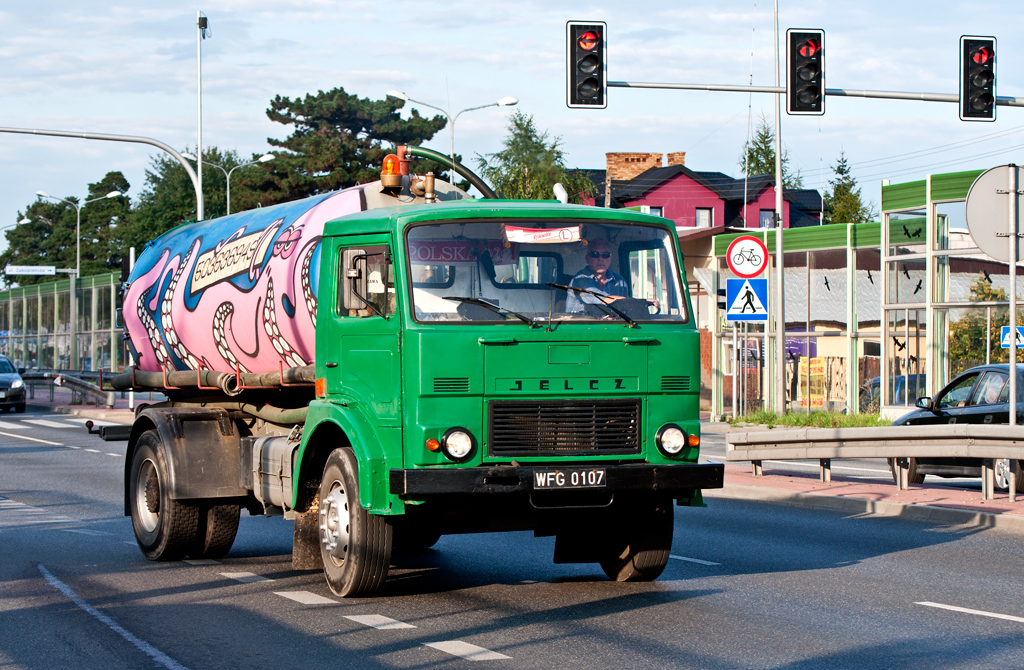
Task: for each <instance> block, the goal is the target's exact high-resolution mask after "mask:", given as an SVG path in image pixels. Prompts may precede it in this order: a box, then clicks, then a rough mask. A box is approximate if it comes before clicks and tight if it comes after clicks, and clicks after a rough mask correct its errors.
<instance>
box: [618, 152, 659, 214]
mask: <svg viewBox="0 0 1024 670" xmlns="http://www.w3.org/2000/svg"><path fill="white" fill-rule="evenodd" d="M661 160H662V155H661V154H660V153H657V154H651V153H641V152H615V153H606V154H605V177H604V206H605V207H611V206H612V180H613V179H614V180H622V179H632V178H633V177H635V176H637V175H638V174H640V173H642V172H646V171H647V170H650V169H651V168H655V167H661V166H662V165H661Z"/></svg>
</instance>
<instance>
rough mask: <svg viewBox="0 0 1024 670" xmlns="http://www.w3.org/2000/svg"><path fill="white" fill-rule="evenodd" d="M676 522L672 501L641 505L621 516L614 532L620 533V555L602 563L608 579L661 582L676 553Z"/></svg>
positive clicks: (618, 546) (617, 549) (618, 541)
mask: <svg viewBox="0 0 1024 670" xmlns="http://www.w3.org/2000/svg"><path fill="white" fill-rule="evenodd" d="M673 523H674V517H673V509H672V501H671V500H670V499H668V498H659V499H658V500H656V501H654V502H653V503H649V504H637V505H635V506H632V507H631V509H630V511H629V512H627V513H625V514H622V515H620V517H619V518H618V519H617V523H616V525H617V526H618V528H616V529H615V530H613V531H612V532H615V533H617V534H618V536H617V538H616V539H617V543H616V547H617V548H616V551H617V552H618V553H617V554H615V555H614V556H613V557H611V558H606V559H604V560H602V561H601V568H603V569H604V572H605V574H606V575H608V578H609V579H614V580H615V581H618V582H649V581H651V580H654V579H657V578H658V576H659V575H660V574H661V572H662V570H664V569H665V565H666V564H667V563H668V556H669V553H670V552H671V550H672V526H673Z"/></svg>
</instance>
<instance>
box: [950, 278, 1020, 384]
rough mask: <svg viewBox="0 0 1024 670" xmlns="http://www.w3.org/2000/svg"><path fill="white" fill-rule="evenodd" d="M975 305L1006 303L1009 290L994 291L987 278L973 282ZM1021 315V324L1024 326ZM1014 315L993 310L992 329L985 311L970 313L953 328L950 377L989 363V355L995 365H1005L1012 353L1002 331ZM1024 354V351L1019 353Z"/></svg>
mask: <svg viewBox="0 0 1024 670" xmlns="http://www.w3.org/2000/svg"><path fill="white" fill-rule="evenodd" d="M969 299H970V301H971V302H1006V301H1007V300H1008V298H1007V297H1006V290H1005V289H1001V288H994V287H993V286H992V283H991V280H989V279H986V278H985V275H984V274H980V275H978V278H977V279H975V280H974V281H973V282H971V295H970V298H969ZM1020 320H1021V319H1020V315H1018V324H1017V325H1021V324H1020ZM1009 323H1010V311H1009V309H1008V308H1007V307H998V308H993V310H992V321H991V329H990V328H989V324H987V323H986V319H985V309H984V308H980V309H970V310H966V312H965V313H964V315H963V316H962V317H960V318H959V319H957V320H956V321H951V322H950V324H949V361H950V370H949V373H950V375H955V374H959V373H960V372H962V371H964V370H966V369H967V368H970V367H973V366H975V365H980V364H983V363H984V362H985V351H986V350H987V351H988V352H989V360H991V361H992V362H993V363H1005V362H1006V361H1007V360H1008V352H1009V350H1008V349H1003V348H1002V347H1001V346H1000V337H1001V331H1002V327H1003V326H1006V325H1009ZM1018 352H1020V353H1019V354H1018V355H1020V354H1024V351H1022V350H1021V349H1018Z"/></svg>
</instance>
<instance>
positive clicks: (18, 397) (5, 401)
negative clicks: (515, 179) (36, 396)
mask: <svg viewBox="0 0 1024 670" xmlns="http://www.w3.org/2000/svg"><path fill="white" fill-rule="evenodd" d="M9 408H13V409H14V411H15V412H24V411H25V382H24V381H22V379H21V375H20V374H18V370H17V369H15V367H14V363H12V362H11V359H9V358H7V357H6V356H0V411H4V410H7V409H9Z"/></svg>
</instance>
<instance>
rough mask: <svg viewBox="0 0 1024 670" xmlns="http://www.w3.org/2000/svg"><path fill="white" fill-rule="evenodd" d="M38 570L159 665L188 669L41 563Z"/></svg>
mask: <svg viewBox="0 0 1024 670" xmlns="http://www.w3.org/2000/svg"><path fill="white" fill-rule="evenodd" d="M39 572H41V573H42V574H43V578H44V579H46V581H47V582H48V583H49V584H50V586H52V587H53V588H55V589H57V590H58V591H60V592H61V593H63V594H64V595H65V596H66V597H67V598H68V599H69V600H71V601H72V602H73V603H75V604H76V605H78V606H79V607H80V608H81V609H82V610H83V611H85V612H86V613H87V614H89V615H90V616H93V617H95V618H96V619H97V620H98V621H100V622H101V623H102V624H104V625H105V626H106V627H107V628H109V629H110V630H112V631H114V632H115V633H117V634H118V635H120V636H121V637H123V638H124V639H125V640H127V641H128V642H130V643H131V644H132V645H134V646H135V648H136V649H138V650H139V651H141V652H142V653H143V654H145V655H146V656H149V657H150V658H151V659H153V660H154V661H156V662H157V663H159V664H160V665H162V666H164V667H165V668H167V669H168V670H188V668H186V667H185V666H184V665H182V664H181V663H178V662H177V661H175V660H174V659H173V658H171V657H170V656H168V655H167V654H165V653H164V652H162V651H160V650H159V649H157V648H156V647H154V646H153V645H151V644H149V643H148V642H146V641H144V640H140V639H139V638H137V637H135V636H134V635H132V634H131V633H129V632H128V631H126V630H125V629H124V628H122V627H121V626H120V625H118V623H117V622H116V621H114V620H113V619H111V618H110V617H108V616H107V615H106V614H104V613H103V612H100V611H99V610H97V609H96V608H95V607H93V606H92V605H90V604H89V603H87V602H85V601H84V600H83V599H82V597H81V596H79V595H78V594H77V593H75V592H74V591H73V590H72V589H71V587H70V586H68V585H67V584H65V583H64V582H62V581H60V580H59V579H57V578H56V577H54V576H53V575H52V574H51V573H50V571H49V570H47V569H46V568H45V567H43V565H42V564H40V565H39Z"/></svg>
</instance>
